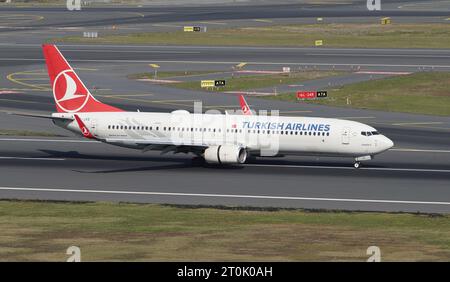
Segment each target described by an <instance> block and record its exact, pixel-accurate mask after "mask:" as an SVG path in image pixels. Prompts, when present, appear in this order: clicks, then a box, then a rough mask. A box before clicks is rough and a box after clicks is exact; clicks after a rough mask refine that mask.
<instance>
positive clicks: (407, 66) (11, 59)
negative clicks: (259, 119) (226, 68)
mask: <svg viewBox="0 0 450 282" xmlns="http://www.w3.org/2000/svg"><path fill="white" fill-rule="evenodd" d="M0 61H27V62H28V61H30V62H43V61H44V59H28V58H0ZM71 61H72V62H88V63H107V62H113V63H168V64H170V63H177V64H218V65H235V64H238V63H240V61H232V62H229V61H190V60H179V61H176V60H125V59H124V60H120V59H99V60H90V59H73V60H71ZM248 64H252V65H286V62H257V61H256V62H251V61H249V62H248ZM289 65H291V66H344V67H348V66H361V67H390V68H392V67H405V68H418V67H422V68H434V69H442V68H450V65H408V64H406V65H402V64H366V63H358V62H356V63H353V64H343V63H338V64H333V63H319V62H317V63H314V62H311V63H296V62H290V63H289Z"/></svg>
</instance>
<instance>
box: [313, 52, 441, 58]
mask: <svg viewBox="0 0 450 282" xmlns="http://www.w3.org/2000/svg"><path fill="white" fill-rule="evenodd" d="M306 55H308V56H338V57H414V58H450V56H447V55H415V54H411V55H407V54H343V53H341V54H339V53H307V54H306Z"/></svg>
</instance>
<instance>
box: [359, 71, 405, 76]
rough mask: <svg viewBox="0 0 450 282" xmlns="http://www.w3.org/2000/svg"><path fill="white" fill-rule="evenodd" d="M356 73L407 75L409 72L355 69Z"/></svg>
mask: <svg viewBox="0 0 450 282" xmlns="http://www.w3.org/2000/svg"><path fill="white" fill-rule="evenodd" d="M355 73H356V74H380V75H408V74H411V72H400V71H357V72H355Z"/></svg>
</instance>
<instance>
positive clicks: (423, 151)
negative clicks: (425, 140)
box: [389, 148, 450, 153]
mask: <svg viewBox="0 0 450 282" xmlns="http://www.w3.org/2000/svg"><path fill="white" fill-rule="evenodd" d="M389 151H397V152H422V153H450V150H431V149H407V148H393V149H389Z"/></svg>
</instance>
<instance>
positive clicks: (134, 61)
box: [0, 44, 450, 69]
mask: <svg viewBox="0 0 450 282" xmlns="http://www.w3.org/2000/svg"><path fill="white" fill-rule="evenodd" d="M0 45H1V44H0ZM103 52H105V51H103ZM0 60H1V61H32V62H43V61H44V59H25V58H0ZM71 61H72V62H91V63H96V62H101V63H105V62H114V63H179V64H218V65H224V64H225V65H236V64H238V63H240V62H238V61H232V62H228V61H191V60H179V61H176V60H151V61H150V60H117V59H113V60H89V59H73V60H71ZM248 64H253V65H286V62H248ZM289 65H294V66H355V65H358V66H365V67H409V68H418V67H424V68H435V69H445V68H450V65H395V64H360V63H354V64H342V63H340V64H331V63H314V62H312V63H295V62H290V63H289Z"/></svg>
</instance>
